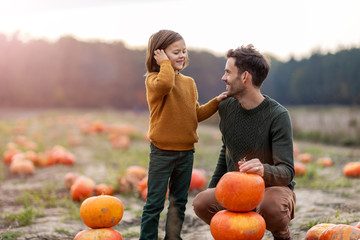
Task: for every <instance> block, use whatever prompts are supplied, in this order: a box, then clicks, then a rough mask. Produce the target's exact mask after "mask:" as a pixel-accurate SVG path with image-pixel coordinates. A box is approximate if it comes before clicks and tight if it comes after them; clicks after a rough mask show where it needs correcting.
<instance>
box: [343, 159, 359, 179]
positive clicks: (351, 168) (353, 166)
mask: <svg viewBox="0 0 360 240" xmlns="http://www.w3.org/2000/svg"><path fill="white" fill-rule="evenodd" d="M343 173H344V175H345V176H346V177H360V161H358V162H348V163H347V164H345V166H344V168H343Z"/></svg>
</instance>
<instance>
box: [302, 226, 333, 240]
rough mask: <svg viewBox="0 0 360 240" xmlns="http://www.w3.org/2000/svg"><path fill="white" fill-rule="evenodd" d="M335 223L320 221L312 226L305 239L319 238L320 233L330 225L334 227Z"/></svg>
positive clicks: (317, 239)
mask: <svg viewBox="0 0 360 240" xmlns="http://www.w3.org/2000/svg"><path fill="white" fill-rule="evenodd" d="M333 226H335V224H332V223H319V224H317V225H315V226H313V227H312V228H310V229H309V230H308V231H307V232H306V235H305V239H304V240H319V238H320V235H321V234H322V232H323V231H325V229H327V228H329V227H333Z"/></svg>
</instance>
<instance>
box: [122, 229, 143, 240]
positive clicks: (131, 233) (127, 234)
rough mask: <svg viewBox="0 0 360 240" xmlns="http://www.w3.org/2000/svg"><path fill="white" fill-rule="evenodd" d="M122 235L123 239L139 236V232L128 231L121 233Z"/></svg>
mask: <svg viewBox="0 0 360 240" xmlns="http://www.w3.org/2000/svg"><path fill="white" fill-rule="evenodd" d="M122 236H123V238H124V239H127V238H134V237H139V236H140V234H139V232H135V231H130V232H125V233H123V234H122Z"/></svg>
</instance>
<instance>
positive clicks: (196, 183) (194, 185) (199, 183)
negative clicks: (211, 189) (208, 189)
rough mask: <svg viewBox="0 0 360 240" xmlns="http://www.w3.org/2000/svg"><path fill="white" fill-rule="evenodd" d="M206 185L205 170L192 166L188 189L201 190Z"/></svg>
mask: <svg viewBox="0 0 360 240" xmlns="http://www.w3.org/2000/svg"><path fill="white" fill-rule="evenodd" d="M205 185H206V177H205V171H204V170H203V169H198V168H194V169H193V171H192V174H191V182H190V187H189V191H196V190H203V189H204V188H205Z"/></svg>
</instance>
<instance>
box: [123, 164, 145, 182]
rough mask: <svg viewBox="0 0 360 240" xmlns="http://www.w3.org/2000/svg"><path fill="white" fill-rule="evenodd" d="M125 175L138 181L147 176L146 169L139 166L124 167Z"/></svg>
mask: <svg viewBox="0 0 360 240" xmlns="http://www.w3.org/2000/svg"><path fill="white" fill-rule="evenodd" d="M125 176H131V177H134V178H136V179H137V180H138V181H140V180H141V179H143V178H144V177H146V176H147V169H146V168H143V167H141V166H130V167H128V168H127V169H126V171H125Z"/></svg>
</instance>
